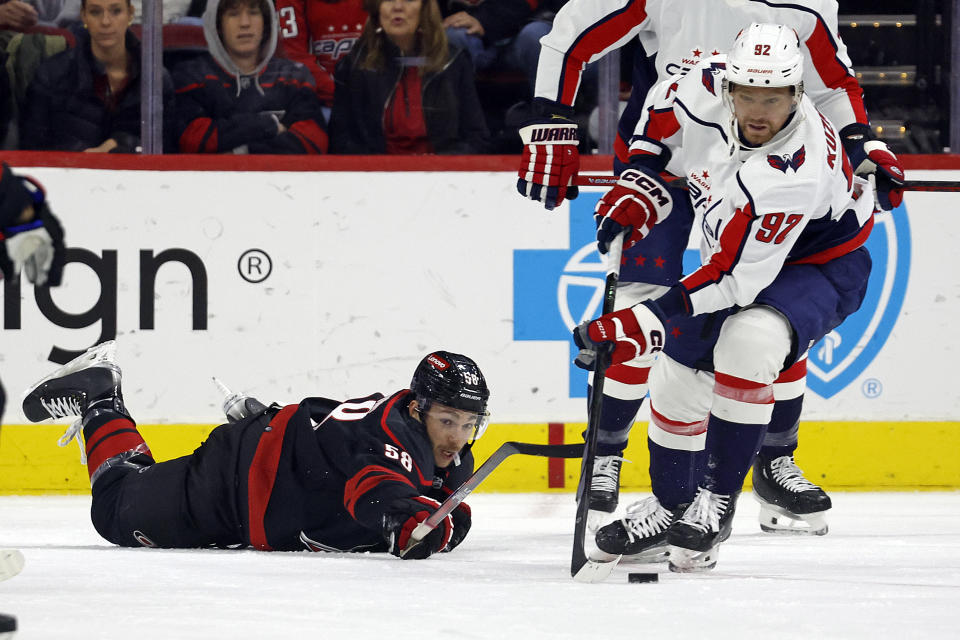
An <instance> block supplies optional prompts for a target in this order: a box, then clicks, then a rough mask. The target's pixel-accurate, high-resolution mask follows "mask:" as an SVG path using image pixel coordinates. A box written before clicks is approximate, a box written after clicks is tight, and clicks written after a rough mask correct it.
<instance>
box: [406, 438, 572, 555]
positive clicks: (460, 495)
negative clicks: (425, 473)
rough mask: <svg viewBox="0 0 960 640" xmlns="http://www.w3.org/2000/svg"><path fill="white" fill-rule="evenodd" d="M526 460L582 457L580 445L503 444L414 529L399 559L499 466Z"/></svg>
mask: <svg viewBox="0 0 960 640" xmlns="http://www.w3.org/2000/svg"><path fill="white" fill-rule="evenodd" d="M518 453H520V454H523V455H526V456H541V457H544V458H579V457H580V456H581V455H583V445H581V444H529V443H526V442H504V443H503V444H502V445H500V446H499V447H497V450H496V451H494V452H493V454H492V455H491V456H490V457H489V458H487V459H486V461H485V462H484V463H483V464H482V465H480V467H479V468H478V469H477V470H476V471H474V472H473V475H472V476H470V477H469V478H467V480H466V481H465V482H464V483H463V484H462V485H460V488H458V489H457V490H456V491H454V492H453V493H452V494H450V495H449V496H448V497H447V499H446V500H444V501H443V504H441V505H440V506H439V507H437V510H436V511H434V512H433V513H432V514H430V516H429V517H427V519H426V520H424V521H423V522H421V523H420V524H418V525H417V527H416V528H415V529H414V530H413V532H412V533H411V534H410V542H409V543H408V544H407V546H406V548H405V549H404V550H403V551H402V552H401V553H400V557H403V556H405V555H406V554H407V553H409V552H410V550H411V549H413V548H414V547H416V546H417V544H419V543H420V542H421V541H422V540H423V539H424V538H425V537H427V535H428V534H429V533H430V532H431V531H433V530H434V529H436V528H437V526H438V525H439V524H440V523H441V522H443V519H444V518H446V517H447V516H448V515H449V514H450V513H451V512H452V511H453V510H454V509H456V508H457V506H458V505H459V504H460V503H461V502H463V501H464V500H466V499H467V496H468V495H470V493H471V492H472V491H473V490H474V489H476V488H477V486H479V484H480V483H481V482H483V481H484V480H486V478H487V476H489V475H490V474H491V473H493V470H494V469H496V468H497V467H498V466H500V463H501V462H503V461H504V460H506V459H507V458H509V457H510V456H512V455H515V454H518Z"/></svg>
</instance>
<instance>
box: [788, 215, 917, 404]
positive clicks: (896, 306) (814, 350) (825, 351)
mask: <svg viewBox="0 0 960 640" xmlns="http://www.w3.org/2000/svg"><path fill="white" fill-rule="evenodd" d="M866 247H867V249H868V250H869V251H870V257H871V258H872V260H873V268H872V270H871V271H870V280H869V282H868V283H867V294H866V297H865V298H864V300H863V304H862V305H861V306H860V309H859V310H857V311H856V313H854V314H852V315H850V316H848V317H847V319H846V320H844V322H843V324H841V325H840V326H839V327H837V328H836V329H834V330H833V331H831V332H830V333H829V334H827V335H826V336H825V337H824V338H823V339H822V340H821V341H820V342H818V343H817V344H815V345H813V347H811V349H810V353H809V355H808V356H807V387H808V388H809V389H810V390H811V391H813V392H814V393H816V394H817V395H819V396H821V397H824V398H829V397H831V396H833V395H835V394H837V393H838V392H839V391H840V390H842V389H844V388H845V387H846V386H847V385H849V384H850V383H851V382H853V381H854V380H855V379H856V378H857V377H858V376H860V375H861V374H862V373H863V372H864V371H865V370H866V368H867V366H869V364H870V363H871V362H873V359H874V358H876V357H877V354H878V353H879V352H880V350H881V349H882V348H883V345H884V344H886V342H887V338H889V337H890V332H891V331H893V326H894V324H896V322H897V317H898V316H899V315H900V309H901V307H902V306H903V299H904V297H906V293H907V281H908V279H909V275H910V224H909V220H908V216H907V208H906V206H904V205H901V206H900V207H898V208H897V209H895V210H893V211H892V212H884V213H879V214H877V215H876V216H875V217H874V226H873V231H872V232H871V233H870V238H869V239H868V240H867V244H866Z"/></svg>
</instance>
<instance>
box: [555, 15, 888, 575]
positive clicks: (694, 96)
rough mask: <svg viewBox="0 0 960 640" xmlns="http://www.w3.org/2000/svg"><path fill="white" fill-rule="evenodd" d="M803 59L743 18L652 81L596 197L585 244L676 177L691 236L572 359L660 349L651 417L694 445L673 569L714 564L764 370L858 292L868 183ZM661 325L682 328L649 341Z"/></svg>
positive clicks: (790, 36)
mask: <svg viewBox="0 0 960 640" xmlns="http://www.w3.org/2000/svg"><path fill="white" fill-rule="evenodd" d="M803 64H804V59H803V55H802V54H801V53H800V50H799V42H798V37H797V34H796V32H795V31H794V30H793V29H791V28H789V27H785V26H782V25H775V24H752V25H750V26H749V28H747V29H745V30H744V31H743V33H741V34H740V36H739V37H738V38H737V40H736V41H735V43H734V46H733V48H732V49H731V51H730V54H729V55H728V56H726V55H719V56H716V57H713V58H708V59H706V60H704V61H702V62H700V63H698V64H696V65H694V66H693V67H692V68H691V69H690V71H689V72H688V73H687V74H686V75H682V76H674V77H672V78H669V79H667V80H666V81H664V82H662V83H660V84H658V85H657V86H656V87H654V89H653V90H652V91H651V92H650V95H649V96H648V99H647V108H646V109H645V110H644V114H643V116H642V118H641V121H640V123H639V126H638V133H640V134H641V135H638V136H637V137H636V138H635V140H634V142H633V143H632V144H631V147H630V154H631V156H630V157H631V164H630V168H629V169H628V170H626V171H624V172H623V174H622V175H621V177H620V180H619V182H618V184H617V185H616V186H615V187H613V189H611V190H610V192H609V193H607V194H606V195H605V196H604V197H603V199H602V200H601V202H600V205H599V206H598V216H601V220H600V224H599V229H598V239H599V241H600V242H601V243H603V242H604V241H606V242H609V241H610V240H612V238H613V235H610V234H612V233H614V232H617V231H619V230H622V229H632V234H631V238H638V237H640V236H642V235H643V234H644V232H645V230H647V229H650V228H651V227H653V226H654V225H656V224H662V223H663V221H664V220H666V219H669V218H668V216H669V215H671V206H672V202H671V198H670V195H669V191H668V187H667V185H666V183H664V182H663V181H662V179H661V178H660V173H661V172H662V171H664V170H666V171H668V172H669V173H671V174H673V175H677V176H684V177H686V178H687V180H688V183H689V184H690V188H691V193H690V196H691V200H692V203H693V208H694V213H695V216H696V217H695V224H696V226H697V228H698V229H699V230H700V231H701V233H702V240H701V245H700V260H701V266H700V267H699V268H697V269H696V270H695V271H694V272H693V273H691V274H689V275H687V276H686V277H684V278H683V279H682V280H681V281H680V282H679V283H677V284H675V285H673V286H671V287H670V288H669V289H667V290H666V292H665V293H663V294H661V295H658V296H656V297H654V298H653V299H650V300H646V301H644V302H641V303H639V304H636V305H634V306H631V307H628V308H626V309H621V310H619V311H614V312H613V313H611V314H608V315H605V316H602V317H600V318H599V319H596V320H593V321H590V322H585V323H583V324H581V325H580V326H579V327H577V329H576V330H575V331H574V340H575V341H576V342H577V345H578V346H579V347H581V349H582V351H581V353H580V355H579V356H578V358H577V364H578V365H580V366H582V367H584V368H591V367H592V365H593V362H594V359H595V355H596V351H597V350H598V349H609V350H610V351H611V353H612V362H613V363H614V364H617V363H622V362H628V361H631V360H634V359H635V358H638V357H644V356H649V355H651V354H652V353H655V352H658V351H661V350H662V353H660V355H659V357H658V358H657V360H656V362H655V364H654V366H653V368H652V371H651V375H650V380H649V384H650V398H651V416H652V418H651V423H652V426H655V427H657V428H660V429H662V430H663V431H664V432H666V433H669V435H670V439H671V444H672V446H673V447H674V448H676V449H678V450H687V451H696V450H697V449H699V448H701V447H702V448H704V450H705V464H704V466H703V470H702V471H701V473H700V474H699V477H697V478H695V479H694V480H695V482H696V488H695V491H696V493H695V495H693V494H691V495H689V498H688V500H691V504H690V505H689V506H688V507H687V508H686V509H685V510H683V512H682V515H681V516H680V517H679V518H678V519H675V518H674V516H673V514H670V516H669V517H668V520H669V521H672V524H669V527H668V528H667V529H666V542H667V543H668V544H669V545H670V549H669V559H670V568H671V569H672V570H675V571H696V570H703V569H709V568H712V567H713V566H714V565H715V564H716V559H717V549H718V547H719V544H720V542H722V541H723V540H724V539H726V537H727V536H729V534H730V527H731V525H732V518H733V513H734V509H735V506H736V501H737V497H738V495H739V493H740V489H741V486H742V484H743V480H744V478H745V476H746V473H747V471H748V470H749V468H750V466H751V464H752V462H753V459H754V456H755V455H756V453H757V450H758V449H759V447H760V443H761V440H762V439H763V436H764V433H765V431H766V428H767V425H768V423H769V422H770V419H771V416H772V413H773V410H774V388H773V383H774V381H775V380H777V379H778V377H779V376H780V375H781V373H782V372H783V371H785V370H789V369H790V368H791V367H792V366H794V365H795V363H797V362H798V361H800V360H801V359H802V357H803V355H804V352H805V351H806V350H807V349H808V348H809V346H810V345H812V344H814V343H815V342H816V341H817V340H819V339H820V338H822V337H823V336H824V335H826V334H827V333H828V332H829V331H831V330H832V329H834V328H835V327H837V326H838V325H839V324H840V323H841V322H842V321H843V320H844V318H846V317H847V316H848V315H849V314H851V313H853V312H854V311H856V309H857V308H859V306H860V304H861V302H862V300H863V296H864V294H865V292H866V286H867V279H868V277H869V273H870V256H869V253H868V252H867V250H866V248H865V247H863V244H864V242H866V239H867V237H868V236H869V234H870V230H871V229H872V227H873V213H874V198H873V194H872V192H871V191H870V188H869V184H868V182H867V181H866V180H864V179H862V178H858V177H855V176H854V174H853V169H852V167H851V166H850V162H849V159H848V157H847V155H846V153H845V151H844V150H843V147H842V145H841V143H840V139H839V133H838V132H837V130H836V128H835V127H834V126H833V124H831V122H830V121H829V120H828V119H827V118H826V117H825V116H824V115H823V114H821V113H820V112H819V111H818V110H817V109H816V107H815V106H814V105H813V103H812V102H811V101H810V99H809V98H808V97H806V96H805V95H804V83H803V80H802V77H803V76H802V69H803ZM629 242H631V240H628V243H629ZM601 250H603V248H602V249H601ZM677 331H679V332H681V333H688V335H690V336H692V337H691V339H688V340H685V341H680V340H670V339H667V340H666V341H664V337H665V336H668V335H672V334H674V333H675V332H677ZM691 331H694V333H689V332H691ZM694 338H696V339H694ZM686 472H687V470H686V469H682V468H678V469H674V470H673V471H672V473H673V474H674V475H676V476H681V475H683V474H684V473H686ZM675 480H676V481H677V483H682V482H683V479H682V478H680V477H677V478H675ZM598 542H599V540H598Z"/></svg>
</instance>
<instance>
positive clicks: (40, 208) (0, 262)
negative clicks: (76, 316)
mask: <svg viewBox="0 0 960 640" xmlns="http://www.w3.org/2000/svg"><path fill="white" fill-rule="evenodd" d="M30 205H32V206H33V218H32V219H30V220H28V221H27V222H20V221H19V220H18V217H19V216H20V215H21V213H22V212H23V210H24V209H25V208H26V207H28V206H30ZM0 241H3V245H2V250H0V271H2V272H3V275H4V277H5V278H10V279H16V278H18V277H19V276H20V272H21V271H23V272H24V273H26V275H27V280H29V281H30V282H31V283H33V284H35V285H38V286H39V285H43V284H48V285H50V286H52V287H55V286H58V285H59V284H60V282H61V280H62V278H63V266H64V263H65V261H66V249H65V247H64V244H63V227H61V226H60V221H59V220H57V218H56V216H54V215H53V212H51V211H50V207H49V206H48V205H47V202H46V194H45V193H44V191H43V187H42V185H40V183H39V182H37V181H35V180H33V179H32V178H24V177H21V176H15V175H13V172H12V171H10V167H8V166H7V165H6V164H4V165H3V174H2V178H0Z"/></svg>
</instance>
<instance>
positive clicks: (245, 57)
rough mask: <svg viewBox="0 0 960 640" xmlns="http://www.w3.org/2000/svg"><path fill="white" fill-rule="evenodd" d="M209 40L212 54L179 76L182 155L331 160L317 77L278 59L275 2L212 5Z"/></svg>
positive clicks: (232, 0) (206, 28)
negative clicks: (301, 155) (302, 155)
mask: <svg viewBox="0 0 960 640" xmlns="http://www.w3.org/2000/svg"><path fill="white" fill-rule="evenodd" d="M203 32H204V36H205V37H206V40H207V48H208V50H209V53H208V54H206V55H201V56H199V57H197V58H195V59H192V60H189V61H187V62H184V63H183V64H181V65H180V66H178V67H177V68H176V69H174V73H173V78H174V85H175V87H176V116H175V121H176V136H177V144H178V146H179V149H180V151H181V152H182V153H264V154H266V153H269V154H286V153H326V151H327V132H326V129H325V125H324V119H323V115H322V112H321V106H320V102H319V100H318V99H317V95H316V92H315V90H314V80H313V77H312V76H311V74H310V72H309V71H308V70H307V69H306V67H304V66H303V65H301V64H299V63H296V62H291V61H290V60H286V59H283V58H277V57H274V52H275V51H276V47H277V19H276V12H275V10H274V7H273V4H272V3H271V2H270V0H222V1H218V0H210V1H209V2H208V3H207V8H206V10H205V11H204V14H203Z"/></svg>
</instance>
